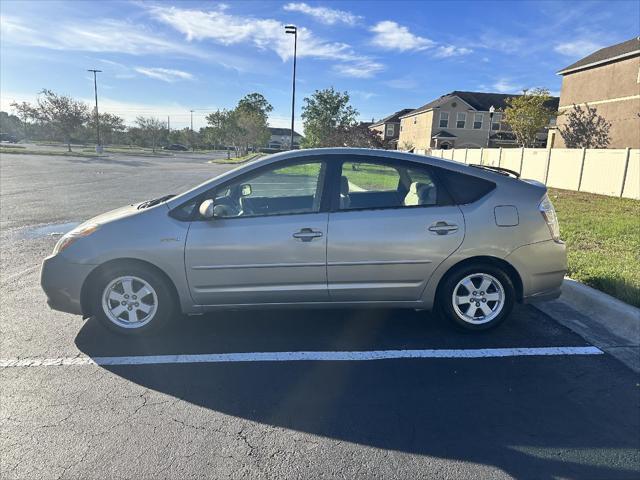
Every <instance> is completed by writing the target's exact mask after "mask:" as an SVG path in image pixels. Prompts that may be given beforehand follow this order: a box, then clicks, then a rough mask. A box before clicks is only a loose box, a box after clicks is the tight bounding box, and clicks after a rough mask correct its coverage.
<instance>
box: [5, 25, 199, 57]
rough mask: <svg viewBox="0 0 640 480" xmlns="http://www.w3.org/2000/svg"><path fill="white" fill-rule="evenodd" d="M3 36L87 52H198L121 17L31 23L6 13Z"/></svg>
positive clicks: (18, 41) (34, 44) (22, 42)
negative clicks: (114, 18)
mask: <svg viewBox="0 0 640 480" xmlns="http://www.w3.org/2000/svg"><path fill="white" fill-rule="evenodd" d="M0 28H1V30H2V39H3V41H4V42H6V41H8V42H11V43H13V44H18V45H20V46H31V47H43V48H48V49H53V50H76V51H87V52H119V53H127V54H132V55H143V54H149V53H188V54H192V55H197V54H198V52H197V51H196V50H195V49H194V48H193V47H192V46H189V45H182V44H176V43H174V42H172V41H170V40H167V39H165V38H162V37H159V36H157V35H155V34H154V33H152V32H149V31H148V30H147V29H146V28H145V27H144V26H142V25H138V24H131V23H128V22H123V21H120V20H111V19H106V20H97V21H95V22H91V23H90V24H89V23H82V24H73V23H61V22H55V27H52V26H50V25H48V24H46V25H45V24H43V25H40V24H37V23H34V22H32V21H29V22H28V23H27V22H25V21H24V20H22V19H19V18H15V17H7V16H3V17H2V18H1V22H0Z"/></svg>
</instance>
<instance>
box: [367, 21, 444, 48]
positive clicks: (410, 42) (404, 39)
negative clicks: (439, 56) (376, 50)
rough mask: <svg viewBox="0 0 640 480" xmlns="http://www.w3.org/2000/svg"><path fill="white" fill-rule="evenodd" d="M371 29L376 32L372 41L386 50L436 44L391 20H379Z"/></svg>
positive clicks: (428, 46) (427, 46)
mask: <svg viewBox="0 0 640 480" xmlns="http://www.w3.org/2000/svg"><path fill="white" fill-rule="evenodd" d="M370 30H371V31H372V32H373V33H374V34H375V35H374V36H373V38H372V40H371V42H372V43H373V44H374V45H376V46H378V47H380V48H383V49H386V50H398V51H401V52H404V51H407V50H425V49H427V48H430V47H432V46H433V45H434V42H433V41H432V40H429V39H428V38H424V37H420V36H418V35H415V34H413V33H411V32H410V31H409V29H408V28H407V27H404V26H402V25H400V24H398V23H396V22H392V21H390V20H385V21H382V22H378V23H377V24H375V25H374V26H373V27H371V28H370Z"/></svg>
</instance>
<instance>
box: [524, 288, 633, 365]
mask: <svg viewBox="0 0 640 480" xmlns="http://www.w3.org/2000/svg"><path fill="white" fill-rule="evenodd" d="M534 306H535V307H536V308H537V309H538V310H541V311H542V312H544V313H546V314H547V315H549V316H550V317H553V318H554V319H555V320H556V321H557V322H559V323H560V324H561V325H564V326H565V327H567V328H569V329H571V330H573V331H574V332H576V333H577V334H578V335H580V336H581V337H582V338H584V339H585V340H587V341H588V342H590V343H592V344H593V345H595V346H596V347H598V348H600V349H601V350H604V351H605V352H607V353H609V354H610V355H612V356H614V357H616V358H617V359H618V360H620V361H621V362H623V363H624V364H625V365H627V366H628V367H629V368H631V369H632V370H634V371H635V372H637V373H640V309H638V308H636V307H633V306H631V305H628V304H626V303H624V302H622V301H620V300H618V299H616V298H613V297H612V296H610V295H607V294H606V293H602V292H600V291H599V290H596V289H594V288H591V287H588V286H586V285H584V284H582V283H580V282H577V281H575V280H572V279H570V278H565V280H564V283H563V284H562V295H561V296H560V298H558V299H557V300H553V301H550V302H540V303H535V304H534Z"/></svg>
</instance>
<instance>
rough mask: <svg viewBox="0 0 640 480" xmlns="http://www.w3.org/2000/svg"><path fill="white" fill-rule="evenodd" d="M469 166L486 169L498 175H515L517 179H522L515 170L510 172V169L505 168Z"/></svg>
mask: <svg viewBox="0 0 640 480" xmlns="http://www.w3.org/2000/svg"><path fill="white" fill-rule="evenodd" d="M469 166H470V167H476V168H484V169H486V170H492V171H494V172H496V173H499V174H500V175H513V176H514V177H516V178H520V174H519V173H518V172H516V171H515V170H509V169H508V168H504V167H494V166H493V165H478V164H475V163H470V164H469Z"/></svg>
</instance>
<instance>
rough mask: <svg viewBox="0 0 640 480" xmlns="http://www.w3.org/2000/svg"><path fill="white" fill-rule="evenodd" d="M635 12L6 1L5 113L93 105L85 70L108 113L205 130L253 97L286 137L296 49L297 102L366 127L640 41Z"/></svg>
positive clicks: (1, 63)
mask: <svg viewBox="0 0 640 480" xmlns="http://www.w3.org/2000/svg"><path fill="white" fill-rule="evenodd" d="M639 18H640V2H637V1H632V2H626V1H607V2H581V1H543V2H524V1H520V2H510V1H498V2H489V1H487V2H482V1H470V2H467V1H456V2H454V1H449V2H435V1H434V2H427V1H412V2H403V1H392V0H386V1H380V2H372V1H352V2H347V1H344V2H330V1H327V2H310V1H309V2H270V1H228V2H224V3H223V2H215V1H201V2H187V1H179V2H178V1H174V2H152V1H148V2H141V1H115V0H114V1H95V2H94V1H88V0H87V1H67V2H56V1H50V0H48V1H44V0H43V1H17V0H15V1H14V0H2V5H1V19H2V22H1V37H0V38H1V44H0V94H1V100H2V109H3V110H6V109H7V108H8V104H9V103H11V101H13V100H17V101H21V100H33V99H34V98H35V96H36V93H37V92H38V91H40V90H41V89H43V88H49V89H52V90H54V91H57V92H60V93H65V94H70V95H73V96H75V97H78V98H82V99H86V100H87V101H92V95H93V80H92V77H90V76H89V74H88V73H87V72H86V69H87V68H98V69H101V70H103V73H101V74H99V90H100V98H101V104H102V108H101V110H103V111H109V112H112V113H116V114H119V115H121V116H123V117H124V118H125V119H126V120H127V122H131V121H132V120H133V118H135V116H136V115H145V116H151V115H153V116H157V117H160V118H162V119H166V117H167V115H170V117H171V126H172V128H173V127H175V128H181V127H184V126H187V125H188V124H189V110H190V109H194V110H195V113H194V124H195V125H194V126H195V127H196V128H197V127H199V126H203V125H204V116H205V115H206V114H207V113H208V112H210V111H211V110H214V109H217V108H231V107H233V106H234V105H235V103H236V102H237V100H238V99H239V98H240V97H242V96H243V95H245V94H247V93H250V92H253V91H257V92H260V93H262V94H263V95H265V97H267V99H268V100H269V101H270V102H271V103H272V105H273V106H274V112H273V115H272V117H271V118H270V123H271V125H273V126H287V125H288V122H289V120H288V119H289V118H290V117H289V116H290V108H291V66H292V62H291V55H292V52H293V39H292V36H290V35H285V34H284V31H283V30H284V29H283V25H285V24H289V23H293V24H295V25H297V26H298V28H299V39H298V83H297V88H298V95H297V107H298V108H297V112H296V117H297V119H298V121H297V122H296V126H297V128H301V122H300V121H299V118H300V106H301V104H302V98H303V97H304V96H308V95H310V94H311V93H312V92H313V91H314V90H316V89H322V88H326V87H329V86H334V87H335V88H337V89H339V90H347V91H349V92H350V93H351V96H352V103H353V104H354V105H355V107H356V108H357V109H358V110H359V112H360V114H361V119H362V120H369V119H371V118H376V119H378V118H381V117H383V116H386V115H388V114H390V113H393V112H394V111H396V110H400V109H402V108H409V107H413V108H417V107H419V106H420V105H422V104H424V103H427V102H428V101H430V100H432V99H434V98H437V97H439V96H440V95H443V94H445V93H447V92H450V91H452V90H472V91H491V92H504V93H512V92H519V91H520V90H521V89H522V88H526V87H538V86H542V87H546V88H548V89H550V90H551V91H552V92H553V93H555V94H559V91H560V84H561V80H560V77H558V76H557V75H556V74H555V72H557V71H558V70H559V69H561V68H562V67H564V66H566V65H569V64H570V63H572V62H574V61H576V60H577V59H579V58H581V57H583V56H584V55H587V54H589V53H590V52H592V51H594V50H596V49H598V48H600V47H602V46H607V45H611V44H614V43H618V42H621V41H624V40H627V39H630V38H632V37H634V36H637V35H638V33H639V31H640V24H639V22H640V20H639Z"/></svg>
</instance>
